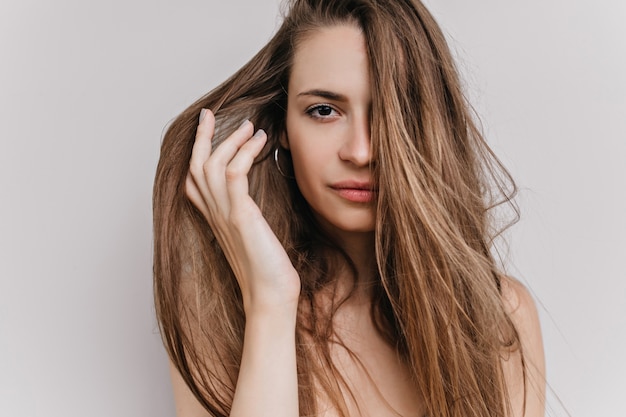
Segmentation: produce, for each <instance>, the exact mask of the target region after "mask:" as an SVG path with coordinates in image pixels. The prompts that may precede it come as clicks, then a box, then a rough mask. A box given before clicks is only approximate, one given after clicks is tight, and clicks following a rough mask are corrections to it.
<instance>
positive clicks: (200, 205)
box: [185, 173, 210, 222]
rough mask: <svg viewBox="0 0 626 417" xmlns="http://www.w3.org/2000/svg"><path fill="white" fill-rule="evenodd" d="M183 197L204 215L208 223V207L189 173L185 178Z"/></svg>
mask: <svg viewBox="0 0 626 417" xmlns="http://www.w3.org/2000/svg"><path fill="white" fill-rule="evenodd" d="M185 195H186V196H187V198H188V199H189V201H191V203H192V204H193V205H194V206H195V207H196V208H197V209H198V210H199V211H200V213H202V214H203V215H204V217H205V218H206V219H207V220H208V221H209V222H210V219H209V215H210V214H209V213H210V211H209V207H208V206H207V204H206V202H205V200H204V197H203V196H202V193H201V192H200V190H199V189H198V186H197V185H196V182H195V181H194V179H193V177H192V176H191V174H190V173H188V174H187V178H185Z"/></svg>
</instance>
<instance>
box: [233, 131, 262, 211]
mask: <svg viewBox="0 0 626 417" xmlns="http://www.w3.org/2000/svg"><path fill="white" fill-rule="evenodd" d="M266 141H267V134H266V133H265V131H263V130H262V129H259V130H257V132H256V133H255V134H254V136H252V138H250V140H248V141H247V142H246V143H245V144H243V145H242V146H241V148H239V151H238V152H237V154H236V155H235V156H234V157H233V159H232V160H231V161H230V163H229V164H228V166H227V167H226V188H227V192H228V197H229V200H230V202H231V205H232V206H233V207H237V206H238V203H241V202H242V199H245V198H248V197H249V194H250V193H249V188H248V173H249V172H250V168H251V167H252V164H253V163H254V158H256V157H257V156H258V155H259V153H260V152H261V150H262V149H263V146H264V145H265V143H266Z"/></svg>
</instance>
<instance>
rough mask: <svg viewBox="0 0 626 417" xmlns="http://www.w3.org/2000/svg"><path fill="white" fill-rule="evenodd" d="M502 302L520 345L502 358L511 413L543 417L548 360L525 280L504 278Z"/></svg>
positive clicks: (534, 306) (517, 415) (515, 415)
mask: <svg viewBox="0 0 626 417" xmlns="http://www.w3.org/2000/svg"><path fill="white" fill-rule="evenodd" d="M502 301H503V303H504V308H505V310H506V312H507V314H508V316H509V318H510V319H511V322H512V323H513V325H514V326H515V330H516V332H517V335H518V337H519V345H517V346H516V349H514V350H512V351H509V352H506V354H505V355H503V360H502V367H503V370H504V376H505V379H506V383H507V388H508V390H509V394H510V398H511V407H512V416H514V417H542V416H543V415H544V409H545V361H544V353H543V340H542V337H541V326H540V323H539V314H538V313H537V307H536V305H535V301H534V300H533V297H532V295H531V294H530V292H529V291H528V289H527V288H526V287H525V286H524V285H523V284H522V283H520V282H519V281H517V280H516V279H514V278H510V277H504V278H503V279H502Z"/></svg>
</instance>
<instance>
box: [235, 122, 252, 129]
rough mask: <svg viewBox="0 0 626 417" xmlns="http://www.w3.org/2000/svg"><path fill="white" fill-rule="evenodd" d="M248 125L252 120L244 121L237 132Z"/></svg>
mask: <svg viewBox="0 0 626 417" xmlns="http://www.w3.org/2000/svg"><path fill="white" fill-rule="evenodd" d="M248 123H250V120H249V119H246V120H244V121H243V122H242V123H241V124H240V125H239V127H238V128H237V130H239V129H241V128H243V127H244V126H245V125H247V124H248Z"/></svg>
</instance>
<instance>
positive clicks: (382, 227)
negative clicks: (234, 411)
mask: <svg viewBox="0 0 626 417" xmlns="http://www.w3.org/2000/svg"><path fill="white" fill-rule="evenodd" d="M337 24H352V25H356V26H358V27H359V28H360V29H361V31H362V33H363V35H364V38H365V43H366V49H367V53H368V57H369V66H370V72H371V73H370V78H371V80H372V85H371V88H372V116H371V143H372V152H373V155H374V157H373V160H374V161H375V163H374V164H373V166H372V169H373V175H374V177H375V178H376V180H377V183H378V188H379V197H378V203H377V218H376V230H375V241H376V246H375V250H376V259H377V265H378V271H377V274H378V277H379V279H378V280H377V281H376V283H375V289H374V298H373V305H372V314H373V315H374V319H375V323H376V324H377V326H378V328H379V331H380V332H381V334H382V335H383V336H384V337H386V339H387V340H388V341H389V343H390V344H391V345H392V346H394V347H396V348H397V350H398V352H399V354H400V355H401V357H402V359H403V360H404V361H405V362H406V364H407V366H408V367H409V369H410V372H411V375H412V378H413V381H414V383H415V386H416V387H417V389H418V390H419V393H416V394H417V395H420V396H421V397H422V398H423V399H424V403H425V408H426V412H427V414H428V415H430V416H455V417H460V416H463V417H466V416H505V415H507V414H508V394H507V392H506V387H505V384H504V377H503V372H502V367H501V362H500V355H501V352H502V351H503V348H504V347H506V346H510V345H511V344H517V342H518V340H517V333H516V331H515V328H514V326H513V325H512V323H511V322H510V320H509V318H508V316H507V314H506V313H505V310H504V307H503V303H502V300H501V296H500V277H501V272H500V271H499V269H498V266H497V264H496V262H495V261H494V259H493V256H492V254H491V250H492V240H493V238H494V236H495V235H496V234H497V233H498V230H497V229H495V228H494V227H493V221H491V219H490V213H491V210H490V209H492V208H493V207H495V206H497V205H499V204H501V203H502V202H510V199H511V197H512V195H513V194H514V192H515V186H514V184H513V181H512V180H511V179H510V177H509V175H508V174H507V172H506V171H505V170H504V169H503V168H502V166H501V165H500V163H499V162H498V160H497V159H496V158H495V156H494V155H493V154H492V152H491V150H490V149H489V147H488V146H487V145H486V143H485V142H484V140H483V138H482V136H481V134H480V132H479V130H478V129H477V127H476V125H475V122H474V121H473V117H472V112H471V107H470V106H469V105H468V104H467V102H466V100H465V97H464V95H463V92H462V90H461V86H460V82H459V78H458V75H457V72H456V69H455V66H454V63H453V60H452V57H451V54H450V51H449V49H448V46H447V44H446V41H445V38H444V36H443V34H442V33H441V30H440V29H439V27H438V25H437V24H436V22H435V21H434V19H433V17H432V16H431V15H430V13H429V12H428V11H427V10H426V8H425V7H424V6H423V5H422V4H421V3H420V2H419V1H417V0H293V1H291V2H289V9H288V12H287V15H286V17H285V19H284V21H283V24H282V26H281V27H280V28H279V30H278V32H277V33H276V35H275V36H274V37H273V38H272V39H271V40H270V41H269V43H268V44H267V45H266V46H265V47H264V48H263V49H262V50H261V51H260V52H259V53H258V54H257V55H256V56H254V57H253V58H252V59H251V60H250V61H249V62H248V63H247V64H246V65H244V66H243V67H242V68H241V69H240V70H239V71H237V72H236V73H235V74H234V75H233V76H232V77H231V78H230V79H228V80H227V81H226V82H224V83H223V84H222V85H220V86H219V87H217V88H216V89H215V90H213V91H211V92H210V93H208V94H207V95H206V96H204V97H202V98H201V99H200V100H198V101H197V102H196V103H194V104H192V105H191V106H190V107H189V108H187V109H186V110H185V111H184V112H183V113H182V114H181V115H180V116H178V118H177V119H176V120H175V121H174V122H173V123H172V124H171V126H170V127H169V129H168V131H167V133H166V134H165V138H164V141H163V144H162V148H161V158H160V161H159V165H158V168H157V174H156V180H155V186H154V234H155V237H154V239H155V244H154V251H155V252H154V289H155V304H156V309H157V314H158V319H159V323H160V327H161V333H162V336H163V340H164V343H165V346H166V349H167V351H168V353H169V355H170V358H171V359H172V361H173V363H174V364H175V366H176V367H177V368H178V370H179V371H180V373H181V375H182V376H183V378H184V380H185V381H186V383H187V385H188V386H189V387H190V388H191V390H192V392H193V393H194V394H195V396H196V397H197V399H198V400H199V401H200V402H201V403H202V404H203V406H204V407H205V408H206V409H207V410H208V411H209V412H211V413H212V414H213V415H215V416H226V415H228V413H229V410H230V405H231V402H232V398H233V393H234V390H235V384H236V379H237V373H238V369H239V361H240V358H241V351H242V344H243V330H244V325H245V317H244V312H243V308H242V301H241V295H240V292H239V288H238V285H237V281H236V280H235V278H234V276H233V273H232V271H231V269H230V267H229V265H228V262H227V261H226V259H225V257H224V256H223V254H222V252H221V249H220V247H219V245H218V244H217V242H216V240H215V238H214V236H213V234H212V232H211V230H210V228H209V226H208V225H207V223H206V221H205V220H204V219H203V217H202V215H201V214H200V213H199V212H198V211H197V210H196V209H195V208H194V207H193V205H192V204H191V203H190V202H189V201H188V200H187V198H186V197H185V194H184V182H185V177H186V175H187V171H188V168H189V159H190V156H191V150H192V145H193V142H194V137H195V131H196V127H197V124H198V115H199V113H200V110H201V109H202V108H210V109H212V110H213V112H214V113H215V114H216V119H217V120H216V126H217V129H216V135H215V138H214V141H215V143H216V144H217V143H218V142H219V141H220V140H222V139H223V138H225V137H226V136H227V135H228V134H230V133H231V132H232V131H233V130H234V128H235V127H236V126H237V125H238V124H239V123H240V122H241V121H242V120H244V119H245V118H250V120H251V121H253V123H254V124H255V126H258V127H261V128H263V129H265V130H266V132H267V133H268V138H269V139H268V143H267V145H266V147H265V149H264V150H263V152H262V154H261V155H260V156H259V157H258V159H257V161H256V163H255V164H254V165H253V167H252V169H251V172H250V174H249V178H250V194H251V196H252V198H253V199H254V200H255V201H256V202H257V204H258V205H259V207H260V209H261V211H262V212H263V214H264V216H265V218H266V219H267V221H268V223H269V225H270V226H271V227H272V229H273V230H274V232H275V233H276V235H277V237H278V238H279V240H280V241H281V242H282V244H283V246H284V247H285V249H286V251H287V253H288V255H289V256H290V258H291V260H292V262H293V263H294V266H295V267H296V269H297V270H298V272H299V274H300V277H301V282H302V293H301V309H300V311H299V317H298V324H297V329H296V331H297V336H298V340H299V341H303V340H304V339H306V340H313V341H314V342H315V346H316V348H315V349H310V346H308V345H307V346H308V347H306V348H305V347H304V344H303V343H301V344H298V346H297V352H298V374H299V378H300V380H299V385H300V389H299V400H300V411H301V415H312V414H314V413H315V398H316V397H317V396H318V395H322V394H324V395H326V396H327V397H328V398H329V399H330V400H331V401H332V402H333V404H334V405H335V406H336V407H337V409H338V410H339V411H340V412H341V413H342V414H345V413H346V411H345V410H346V407H345V402H344V401H343V399H342V397H341V392H340V388H339V387H340V385H341V383H342V382H341V381H342V379H341V375H340V373H339V372H338V371H337V369H336V368H335V367H334V364H333V361H332V359H331V356H330V352H329V349H328V345H329V343H330V341H331V339H332V338H333V329H332V319H329V317H328V314H327V313H328V312H327V311H321V310H320V309H319V308H318V306H317V305H316V302H315V294H316V293H317V292H319V290H320V288H323V287H324V286H326V285H328V284H329V282H332V277H333V276H334V275H335V272H336V271H337V268H338V267H339V266H340V264H339V263H337V262H336V259H337V257H336V256H333V254H336V253H337V252H338V251H339V252H340V248H338V247H337V246H336V245H333V242H332V240H331V239H329V238H328V237H327V236H325V235H324V234H323V233H321V232H320V231H319V228H318V227H316V224H315V221H314V219H313V217H312V216H311V214H310V211H309V209H308V206H307V204H306V201H305V200H304V199H303V197H302V196H301V194H300V192H299V191H298V189H297V186H296V185H295V182H294V181H292V180H290V179H289V178H285V177H284V176H282V175H281V173H280V172H278V170H277V169H276V167H275V166H274V161H273V160H272V157H271V155H272V152H273V150H274V149H276V148H277V147H278V146H280V145H279V139H280V138H281V137H283V136H284V135H285V134H286V132H285V115H286V110H285V109H286V103H287V95H288V91H287V86H288V79H289V75H290V67H291V61H292V59H293V55H294V49H295V48H297V47H298V43H299V41H301V40H302V39H303V38H304V37H305V36H306V35H307V34H308V33H311V31H314V30H315V29H318V28H321V27H327V26H332V25H337ZM515 214H517V213H516V212H515ZM341 259H343V260H345V261H346V262H347V263H348V265H349V266H350V265H351V264H350V259H349V258H348V257H347V256H343V258H341ZM351 266H352V269H353V271H354V270H355V268H354V265H351ZM331 317H332V311H331ZM320 358H321V361H320ZM320 364H321V365H320ZM320 389H321V390H322V391H323V393H320V392H315V390H318V391H319V390H320Z"/></svg>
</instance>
